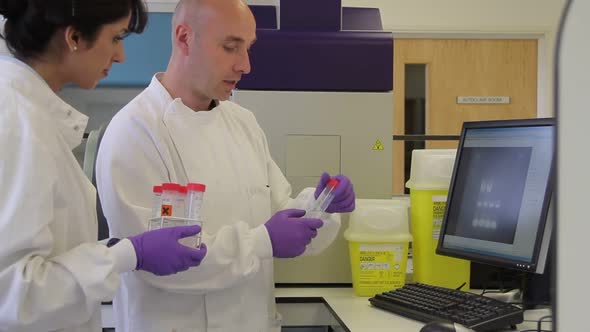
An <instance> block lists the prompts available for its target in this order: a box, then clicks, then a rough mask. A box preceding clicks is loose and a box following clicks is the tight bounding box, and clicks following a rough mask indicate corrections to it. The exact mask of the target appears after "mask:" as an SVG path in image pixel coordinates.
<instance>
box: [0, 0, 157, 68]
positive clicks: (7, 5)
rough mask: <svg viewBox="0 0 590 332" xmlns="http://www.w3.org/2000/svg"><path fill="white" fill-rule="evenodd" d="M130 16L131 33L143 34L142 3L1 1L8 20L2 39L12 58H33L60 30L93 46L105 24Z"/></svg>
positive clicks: (144, 13)
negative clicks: (69, 30)
mask: <svg viewBox="0 0 590 332" xmlns="http://www.w3.org/2000/svg"><path fill="white" fill-rule="evenodd" d="M130 13H131V20H130V21H129V27H128V31H129V33H132V32H135V33H141V32H142V31H143V29H144V28H145V26H146V24H147V10H146V7H145V4H144V2H143V0H0V15H2V16H4V18H5V19H6V23H5V25H4V34H3V35H0V37H2V38H3V39H4V40H6V45H7V46H8V49H9V50H10V52H11V53H12V54H13V55H15V56H17V57H19V58H24V59H28V58H34V57H37V56H39V55H42V54H43V53H44V52H45V51H46V50H47V48H48V46H49V43H50V41H51V39H52V38H53V35H54V34H55V33H56V32H57V31H58V30H59V29H61V28H65V27H68V26H70V25H71V26H73V27H74V28H75V29H76V30H78V31H79V32H80V34H81V37H82V38H84V39H85V40H86V41H88V42H89V43H93V42H94V41H96V38H97V37H98V32H99V30H100V28H101V27H102V26H103V25H104V24H108V23H113V22H115V21H117V20H120V19H122V18H124V17H126V16H127V15H129V14H130ZM0 24H1V23H0Z"/></svg>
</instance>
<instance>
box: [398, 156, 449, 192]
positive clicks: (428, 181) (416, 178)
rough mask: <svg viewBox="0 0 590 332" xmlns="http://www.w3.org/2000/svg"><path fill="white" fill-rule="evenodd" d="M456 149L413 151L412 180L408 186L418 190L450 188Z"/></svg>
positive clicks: (407, 183)
mask: <svg viewBox="0 0 590 332" xmlns="http://www.w3.org/2000/svg"><path fill="white" fill-rule="evenodd" d="M456 154H457V150H455V149H426V150H414V151H412V166H411V168H410V180H408V182H406V187H408V188H410V189H416V190H449V185H450V184H451V176H452V175H453V165H454V164H455V155H456Z"/></svg>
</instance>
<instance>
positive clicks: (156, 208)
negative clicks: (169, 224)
mask: <svg viewBox="0 0 590 332" xmlns="http://www.w3.org/2000/svg"><path fill="white" fill-rule="evenodd" d="M152 193H153V196H152V197H153V198H152V219H150V221H149V222H148V231H150V230H152V229H156V228H157V227H156V224H159V222H157V221H155V220H154V218H158V217H160V215H161V213H162V211H161V210H162V209H161V207H162V186H154V187H153V189H152Z"/></svg>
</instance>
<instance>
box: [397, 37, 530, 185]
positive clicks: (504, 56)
mask: <svg viewBox="0 0 590 332" xmlns="http://www.w3.org/2000/svg"><path fill="white" fill-rule="evenodd" d="M415 64H423V65H425V70H424V72H425V80H424V81H425V87H424V88H425V90H424V91H425V101H424V102H423V103H422V104H424V118H423V120H422V121H424V122H425V123H424V124H423V127H424V128H425V132H424V134H425V138H428V137H429V136H430V135H452V136H455V138H456V136H457V135H460V133H461V126H462V124H463V122H464V121H480V120H499V119H516V118H535V117H536V116H537V40H535V39H526V40H518V39H510V40H504V39H502V40H500V39H467V40H464V39H396V40H395V41H394V89H393V90H394V139H395V138H396V137H402V136H404V135H407V134H408V132H407V128H406V125H405V122H406V104H407V103H408V100H407V98H406V87H405V82H406V66H407V65H415ZM460 96H474V97H491V96H494V97H495V96H503V97H509V98H510V101H509V103H507V104H463V103H461V104H460V103H458V99H457V98H458V97H460ZM439 138H440V137H439ZM404 145H405V142H404V138H403V137H402V138H401V139H400V140H395V141H394V145H393V149H394V150H393V158H394V159H393V192H394V194H402V193H403V192H404V186H405V181H406V178H407V175H406V173H407V172H409V170H407V169H406V168H407V165H405V162H404V159H405V158H406V153H407V152H405V151H404V150H405V148H404ZM425 147H426V148H456V147H457V141H456V140H452V139H451V140H440V141H439V140H437V141H434V140H432V141H431V140H428V139H426V144H425Z"/></svg>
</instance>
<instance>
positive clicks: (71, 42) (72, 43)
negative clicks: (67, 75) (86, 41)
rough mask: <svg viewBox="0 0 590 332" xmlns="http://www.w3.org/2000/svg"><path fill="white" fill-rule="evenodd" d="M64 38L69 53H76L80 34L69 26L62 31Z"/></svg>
mask: <svg viewBox="0 0 590 332" xmlns="http://www.w3.org/2000/svg"><path fill="white" fill-rule="evenodd" d="M64 38H65V42H66V45H67V46H68V49H69V50H70V52H76V51H77V50H78V42H79V41H80V33H79V32H78V31H77V30H76V29H74V27H72V26H71V25H70V26H68V27H67V28H66V29H65V30H64Z"/></svg>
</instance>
